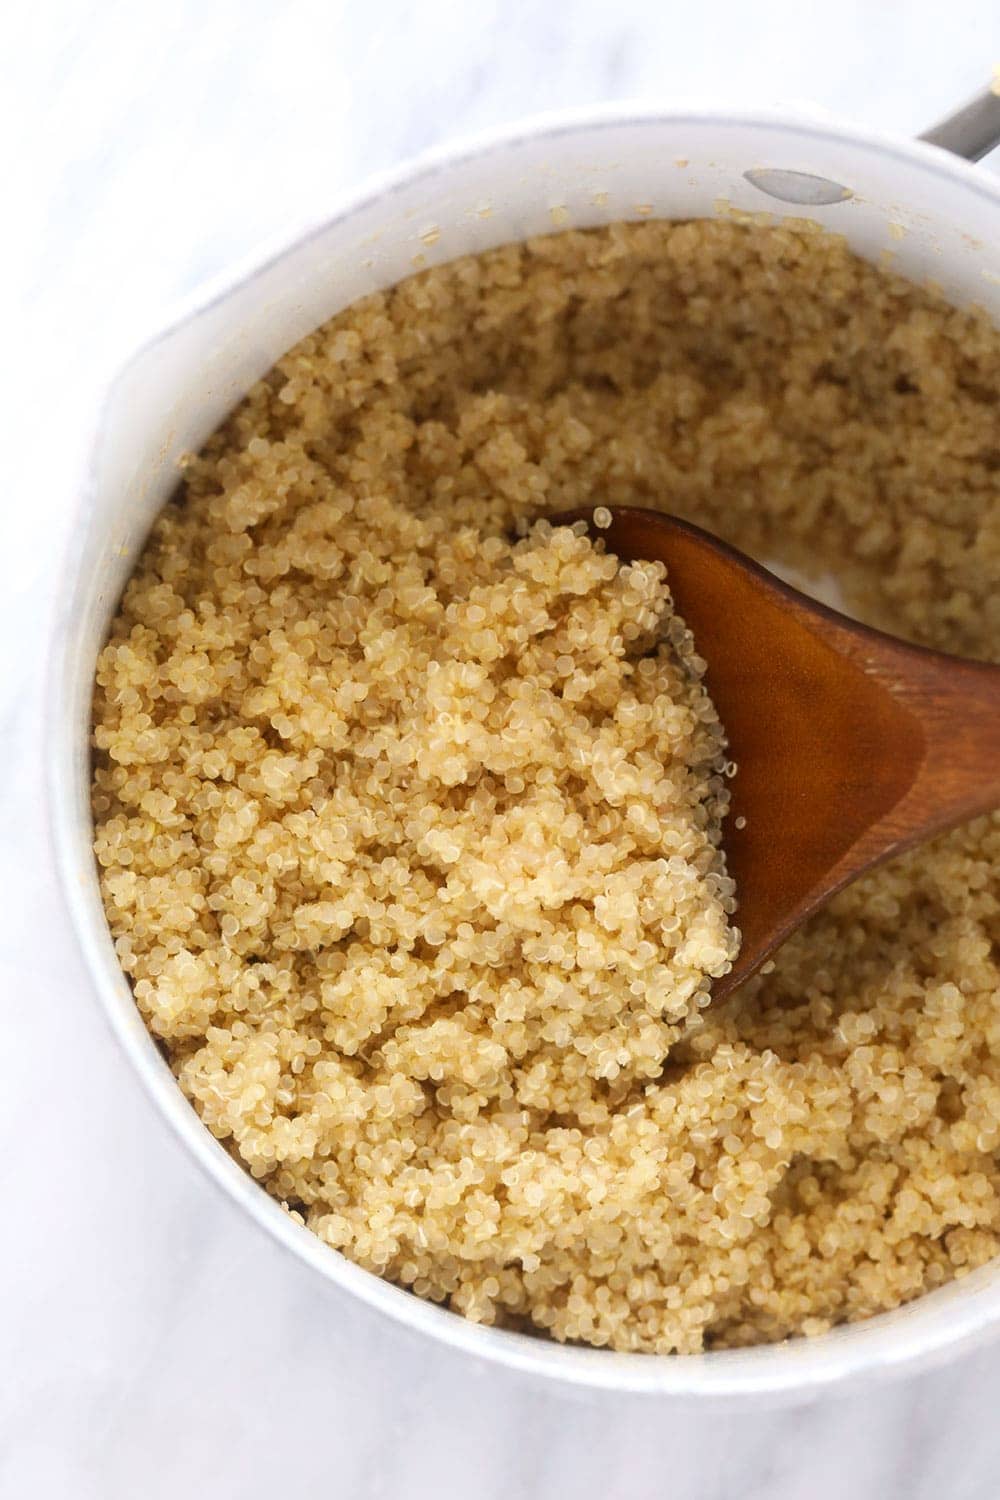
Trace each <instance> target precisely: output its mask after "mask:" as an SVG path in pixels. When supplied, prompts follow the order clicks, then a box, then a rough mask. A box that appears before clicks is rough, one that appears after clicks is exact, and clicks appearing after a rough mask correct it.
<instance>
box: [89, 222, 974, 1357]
mask: <svg viewBox="0 0 1000 1500" xmlns="http://www.w3.org/2000/svg"><path fill="white" fill-rule="evenodd" d="M998 394H1000V334H998V333H997V331H996V330H995V329H994V328H993V327H992V326H991V325H990V324H989V322H988V321H987V320H986V319H985V318H983V317H982V316H980V315H977V314H976V313H974V312H962V311H956V310H955V309H953V308H951V307H949V306H948V305H946V304H945V303H943V302H942V301H940V300H939V299H937V298H936V297H935V296H934V295H933V294H932V293H931V292H927V291H923V290H918V289H917V288H915V287H913V286H911V285H909V284H907V283H905V282H904V281H902V280H900V279H899V278H897V277H894V276H893V275H891V274H890V273H889V272H888V271H887V270H886V269H884V268H883V269H878V268H876V267H873V266H871V265H869V264H867V263H865V262H862V261H860V260H858V259H857V258H855V257H854V256H852V255H851V254H850V253H849V252H848V251H847V249H846V248H845V246H844V245H843V244H842V243H841V242H840V241H839V240H836V239H833V238H831V237H828V236H824V235H821V234H819V233H817V232H814V231H811V230H810V229H809V228H808V227H807V226H795V225H790V224H786V225H783V226H781V227H770V228H768V227H760V226H754V227H746V226H743V225H739V224H736V223H733V222H727V221H719V222H711V223H710V222H703V221H699V222H695V223H688V224H666V223H657V222H645V223H642V224H638V225H628V226H625V225H613V226H611V227H609V228H607V229H602V230H596V231H590V232H588V233H567V234H560V235H554V236H551V237H548V238H545V239H542V240H537V241H534V242H531V243H529V244H526V245H515V246H508V247H505V248H503V249H500V250H497V251H493V252H490V253H488V254H485V255H482V256H479V257H476V258H471V259H467V260H462V261H457V262H454V263H452V264H451V265H447V266H444V267H442V268H440V269H434V270H432V271H427V272H424V273H422V274H420V275H417V276H415V277H413V278H411V279H410V280H409V281H407V282H405V283H403V284H402V285H400V286H398V287H396V288H394V289H393V290H392V291H390V292H388V293H386V294H384V295H378V296H374V297H370V298H368V299H366V300H365V301H363V302H361V303H359V304H357V305H356V306H355V307H353V308H351V309H349V310H348V311H346V312H345V313H343V314H341V315H340V316H338V317H337V318H335V319H333V320H332V321H331V322H330V323H329V324H327V325H326V326H325V327H324V328H322V329H320V330H318V331H317V332H316V333H314V334H312V335H310V337H308V338H307V339H305V340H304V341H303V342H302V343H301V344H300V345H299V346H298V347H297V348H296V349H294V350H292V351H291V352H290V353H289V354H288V355H286V356H285V358H283V359H282V360H281V361H280V362H279V363H278V365H277V366H276V367H275V369H274V370H273V371H272V372H271V373H270V374H269V376H268V377H267V378H266V379H265V380H263V381H262V382H260V384H259V385H258V386H256V387H255V388H254V390H253V391H252V392H251V393H250V395H249V396H248V398H247V399H246V401H245V402H244V403H243V404H242V406H241V407H240V408H239V409H238V410H237V411H236V412H235V413H234V415H233V416H232V417H231V418H230V419H229V421H228V422H227V423H226V424H225V425H224V426H223V427H222V428H221V429H220V431H219V432H218V433H217V434H216V435H215V436H214V437H213V438H212V439H211V440H210V442H209V443H208V444H207V445H206V447H205V449H204V450H203V452H202V453H201V454H200V455H199V456H198V457H197V458H196V459H193V460H191V461H190V463H189V465H188V467H187V470H186V474H185V483H184V487H183V491H182V493H181V494H180V496H179V498H178V502H177V503H176V504H174V505H171V506H169V507H168V508H167V510H166V511H165V513H164V515H163V516H162V518H161V519H160V521H159V522H158V524H157V526H156V528H155V530H154V532H153V534H152V536H151V538H150V541H149V543H148V545H147V548H146V550H145V552H144V554H143V556H142V558H141V560H140V562H139V565H138V568H137V571H136V573H135V576H134V578H133V580H132V582H131V584H130V585H129V588H128V590H127V592H126V595H125V598H124V601H123V604H122V607H121V612H120V614H119V615H118V617H117V619H116V621H115V623H114V626H113V629H112V633H111V638H110V641H109V644H108V646H107V647H106V649H105V650H104V652H103V654H102V656H101V660H100V664H99V670H98V681H97V691H96V698H95V731H94V742H95V747H96V748H95V770H94V809H95V818H96V825H97V827H96V850H97V856H98V860H99V863H100V866H101V875H102V887H103V892H104V899H105V903H106V908H107V912H108V918H109V921H110V923H111V927H112V930H113V933H114V936H115V940H116V944H117V949H118V953H119V956H120V959H121V962H122V964H123V967H124V968H125V970H126V972H127V973H128V974H129V975H130V977H131V979H132V982H133V985H134V989H135V995H136V1000H137V1003H138V1005H139V1007H140V1009H141V1011H142V1014H143V1015H144V1017H145V1019H146V1021H147V1024H148V1025H149V1026H150V1029H151V1030H152V1032H153V1033H154V1035H155V1036H156V1037H157V1038H158V1039H159V1040H160V1041H161V1043H162V1045H163V1046H164V1048H165V1049H166V1051H167V1054H168V1056H169V1058H170V1061H171V1065H172V1067H173V1069H174V1071H175V1073H176V1075H177V1077H178V1080H179V1082H180V1084H181V1087H182V1088H183V1089H184V1091H185V1092H186V1094H187V1095H188V1097H189V1098H190V1099H191V1101H192V1103H193V1105H194V1107H195V1108H196V1109H197V1110H198V1112H199V1114H200V1115H201V1117H202V1118H203V1120H204V1121H205V1123H206V1124H207V1126H208V1127H209V1128H210V1129H211V1130H212V1131H213V1132H214V1133H215V1134H216V1135H217V1136H218V1137H219V1139H220V1140H222V1141H223V1142H224V1143H225V1144H226V1146H227V1147H228V1149H229V1150H230V1151H231V1152H232V1153H233V1154H234V1156H236V1158H237V1159H238V1160H240V1161H242V1162H243V1163H245V1165H246V1166H247V1167H248V1168H249V1170H250V1171H251V1172H253V1174H254V1175H255V1176H256V1177H257V1178H259V1180H260V1181H261V1182H262V1183H263V1185H264V1186H265V1187H266V1188H267V1190H268V1191H269V1192H271V1193H273V1194H274V1195H275V1196H276V1197H277V1198H278V1199H279V1200H280V1201H281V1202H282V1203H283V1204H285V1205H286V1207H287V1208H288V1210H289V1212H292V1213H295V1214H298V1215H300V1216H301V1217H302V1218H303V1219H304V1221H305V1222H306V1223H307V1224H308V1225H309V1226H310V1227H311V1228H312V1229H314V1230H315V1231H316V1233H317V1234H319V1235H320V1236H322V1237H323V1238H324V1239H325V1240H326V1241H327V1242H328V1243H329V1244H330V1245H332V1246H335V1247H336V1248H337V1249H339V1250H342V1251H343V1252H344V1253H345V1254H346V1255H348V1256H350V1257H351V1258H352V1259H354V1260H356V1261H357V1262H359V1263H360V1264H362V1265H364V1266H367V1267H368V1268H370V1269H371V1270H373V1271H375V1272H377V1273H378V1274H380V1275H382V1276H386V1277H389V1278H391V1279H392V1280H394V1281H397V1282H399V1283H400V1284H402V1285H404V1286H407V1287H409V1288H411V1289H412V1290H413V1291H414V1292H416V1293H417V1294H418V1295H421V1296H425V1297H430V1298H434V1299H436V1300H438V1301H441V1302H445V1303H447V1304H448V1305H449V1306H450V1307H452V1308H454V1309H455V1310H456V1311H458V1312H462V1313H464V1314H466V1315H467V1316H469V1317H472V1318H476V1319H479V1320H482V1321H487V1322H497V1323H502V1324H506V1325H509V1326H515V1327H522V1328H529V1329H535V1330H539V1331H544V1332H547V1333H549V1334H551V1335H553V1336H554V1337H556V1338H559V1339H570V1340H582V1341H586V1342H588V1343H591V1344H596V1345H602V1346H609V1347H614V1348H617V1349H624V1350H645V1351H659V1352H667V1351H679V1352H690V1351H695V1350H698V1349H702V1348H705V1347H712V1346H719V1345H740V1344H748V1343H754V1342H760V1341H763V1340H771V1339H779V1338H784V1337H787V1336H789V1335H792V1334H802V1333H805V1334H810V1333H815V1332H819V1331H821V1330H823V1329H826V1328H828V1327H829V1326H830V1325H831V1324H833V1323H836V1322H840V1321H844V1320H854V1319H859V1318H864V1317H867V1316H869V1315H870V1314H872V1313H874V1312H877V1311H879V1310H880V1309H883V1308H889V1307H893V1306H895V1305H897V1304H898V1303H900V1302H903V1301H905V1300H907V1299H909V1298H912V1297H914V1296H917V1295H918V1294H920V1293H921V1292H924V1291H926V1290H929V1289H930V1288H933V1287H935V1286H937V1285H939V1284H941V1283H942V1282H944V1281H947V1280H948V1279H950V1278H951V1277H953V1276H955V1275H958V1274H961V1273H963V1272H964V1271H966V1270H968V1269H969V1268H971V1267H973V1266H976V1265H979V1264H981V1263H983V1262H984V1261H986V1260H987V1259H988V1258H989V1257H991V1256H992V1255H993V1254H994V1253H996V1251H997V1249H998V1248H1000V1167H998V1152H1000V1005H998V1000H1000V969H998V961H997V952H998V945H1000V902H998V894H1000V820H998V819H997V818H996V817H994V818H987V819H979V820H978V821H976V822H975V823H973V824H970V825H969V826H968V827H966V828H964V829H962V830H960V831H958V832H956V833H954V834H952V835H949V836H948V837H946V838H943V839H940V840H938V841H937V842H936V843H935V844H933V845H932V846H929V847H927V848H924V849H921V850H918V851H916V852H914V853H913V854H911V855H909V856H907V857H906V858H904V859H902V860H900V861H898V862H896V863H894V864H892V865H891V866H888V867H886V868H884V869H883V870H881V871H879V872H877V873H875V874H874V875H872V876H870V877H869V878H867V879H866V880H864V881H862V882H860V883H858V884H857V885H856V886H855V887H853V888H851V889H849V890H848V891H846V892H844V893H843V894H842V895H841V896H839V897H838V898H837V899H836V901H835V902H834V903H833V904H832V905H831V906H830V907H829V908H828V909H827V910H826V911H824V912H823V913H822V914H820V915H819V916H818V917H817V918H815V919H814V920H813V921H812V922H811V923H809V924H808V926H807V927H806V928H804V929H803V930H802V931H801V932H800V933H798V934H797V935H796V936H795V937H794V938H793V939H792V940H791V941H790V942H789V943H787V944H786V945H785V947H784V948H783V949H782V950H781V952H780V954H779V955H778V957H777V960H776V963H775V966H774V969H773V972H771V973H770V974H768V975H767V976H765V977H763V978H760V979H758V980H756V981H754V982H753V983H752V984H751V985H749V986H746V987H744V989H743V990H742V991H740V992H739V993H737V994H736V995H735V996H734V997H733V998H732V999H731V1000H730V1001H728V1002H727V1003H726V1004H724V1005H716V1006H712V1007H710V1008H709V1009H707V1010H706V1009H705V1008H704V1002H705V998H706V995H707V992H708V987H709V985H710V982H711V978H712V977H713V976H714V975H717V974H720V973H722V972H724V971H725V969H726V967H727V966H728V964H729V963H730V961H731V959H732V956H733V954H734V952H735V947H736V934H735V932H734V929H733V927H732V925H731V922H730V917H731V914H732V911H733V892H732V887H731V882H729V881H728V879H727V877H726V876H725V872H724V868H723V865H722V862H721V857H720V854H719V850H718V837H719V826H720V820H721V818H722V816H723V814H724V811H725V805H726V792H725V786H724V781H723V778H722V776H721V774H720V772H721V768H722V765H723V741H722V737H721V731H720V728H719V725H718V722H717V720H716V718H715V715H714V712H713V710H712V707H711V704H710V702H709V700H708V698H707V696H706V695H705V692H704V689H703V687H702V686H701V684H700V681H699V674H700V671H701V669H702V666H703V664H702V663H701V662H700V661H699V660H698V658H697V656H696V655H695V653H694V650H693V647H692V643H691V641H690V638H689V637H688V636H687V634H686V632H685V631H684V629H683V625H682V623H681V622H679V621H678V620H677V619H676V617H675V616H674V615H673V612H672V609H671V606H670V600H669V594H668V591H667V588H666V584H665V582H664V579H663V577H662V575H661V574H660V573H659V572H658V571H657V570H656V569H654V568H650V567H649V566H647V565H641V566H633V567H630V568H622V567H620V566H619V565H618V564H617V562H616V560H615V559H613V558H610V557H607V556H606V555H604V553H603V552H602V551H601V549H600V548H599V547H595V546H593V545H591V544H590V543H589V542H588V541H587V540H586V539H585V538H584V537H581V536H578V535H576V534H574V533H573V532H571V531H569V530H567V529H566V528H560V529H556V530H553V529H551V528H548V527H546V526H542V527H540V528H537V529H535V530H532V531H530V532H529V533H528V534H527V535H526V536H525V537H523V539H522V540H520V541H517V542H513V543H512V542H511V541H510V540H509V539H508V538H509V534H510V532H511V529H512V528H513V527H514V526H516V525H517V524H518V523H522V525H523V523H524V522H525V521H526V520H527V519H530V518H531V517H533V516H535V515H537V514H538V513H539V512H541V511H544V510H553V511H557V510H561V509H566V508H568V507H575V506H579V505H585V504H593V505H595V506H599V505H615V504H639V505H656V506H660V507H662V508H664V509H667V510H671V511H675V512H678V513H680V514H682V515H686V516H689V517H690V518H692V519H694V520H696V521H698V522H700V523H702V524H705V525H707V526H709V527H710V528H711V529H713V530H715V531H716V532H718V533H719V534H721V535H723V536H725V537H726V538H727V539H729V540H731V541H732V542H734V543H735V544H736V545H738V546H741V547H743V548H745V549H747V550H749V551H752V552H756V553H757V554H758V555H762V556H765V557H767V558H771V559H777V560H779V561H783V562H784V563H786V564H788V565H791V566H795V567H797V568H799V569H804V570H806V571H807V572H811V573H812V574H814V575H815V574H820V573H828V572H833V573H835V574H836V576H837V578H838V580H839V582H840V584H841V587H842V588H843V590H844V594H845V597H846V598H847V600H848V601H849V604H850V606H851V608H852V609H853V610H854V611H855V612H856V613H857V614H859V615H862V616H864V617H865V618H868V619H870V620H872V621H874V622H875V623H877V624H879V625H882V626H884V627H888V628H890V629H893V630H895V631H896V632H897V633H899V634H901V635H905V636H908V637H909V638H911V639H916V640H921V641H924V642H929V643H932V644H935V645H938V646H941V647H944V648H946V649H951V650H958V651H964V652H966V653H968V654H970V655H977V656H980V657H984V658H989V657H991V656H992V655H994V653H995V651H996V643H997V640H998V630H1000V589H998V588H997V579H998V565H1000V419H998V405H997V402H998Z"/></svg>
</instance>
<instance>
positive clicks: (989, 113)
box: [920, 77, 1000, 161]
mask: <svg viewBox="0 0 1000 1500" xmlns="http://www.w3.org/2000/svg"><path fill="white" fill-rule="evenodd" d="M920 139H921V140H922V141H930V143H931V145H932V146H942V147H943V148H944V150H945V151H951V152H953V153H954V155H955V156H964V158H965V160H966V161H978V160H979V159H980V157H982V156H985V155H986V154H987V152H988V151H992V150H993V148H994V146H1000V77H998V78H997V79H996V80H995V81H994V83H993V85H992V86H991V87H989V88H985V89H983V91H982V93H980V94H976V95H975V97H974V98H972V99H970V100H969V102H968V104H963V105H962V108H961V109H956V110H955V112H954V114H951V115H948V116H946V118H945V119H943V120H939V121H938V123H937V124H936V125H932V126H931V128H930V130H925V131H923V132H922V134H921V136H920Z"/></svg>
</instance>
